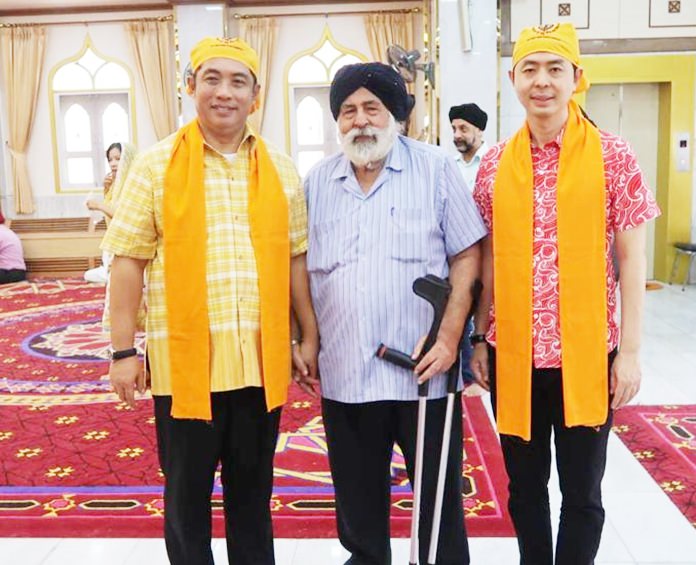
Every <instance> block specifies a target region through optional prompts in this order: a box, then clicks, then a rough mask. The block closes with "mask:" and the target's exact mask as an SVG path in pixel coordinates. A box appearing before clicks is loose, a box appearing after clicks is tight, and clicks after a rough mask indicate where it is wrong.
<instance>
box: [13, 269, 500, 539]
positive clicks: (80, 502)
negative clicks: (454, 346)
mask: <svg viewBox="0 0 696 565" xmlns="http://www.w3.org/2000/svg"><path fill="white" fill-rule="evenodd" d="M103 292H104V289H103V287H100V286H96V285H92V284H89V283H85V282H82V281H76V280H68V281H40V282H37V283H34V284H31V283H17V284H14V285H7V286H3V287H0V359H1V362H0V517H2V519H0V536H34V537H63V536H65V537H159V536H161V531H162V510H163V509H162V498H161V496H162V476H161V473H160V470H159V465H158V462H157V450H156V442H155V434H154V419H153V416H152V403H151V400H150V399H147V398H144V399H142V400H140V401H139V402H138V408H137V409H136V410H131V409H129V408H127V407H125V406H124V405H123V404H121V403H120V402H118V400H117V399H116V397H115V396H114V395H113V394H112V393H111V392H110V386H109V383H108V379H107V378H106V377H105V375H106V373H107V371H108V361H107V358H106V352H107V348H108V338H107V336H105V335H104V334H103V333H102V331H101V326H100V318H101V308H102V303H103ZM466 413H467V420H466V434H467V435H466V437H467V442H466V450H467V455H468V460H467V461H466V463H465V468H464V471H463V472H464V478H465V485H466V487H465V492H464V493H463V494H464V499H463V500H464V507H465V511H466V516H467V528H468V530H469V533H470V535H472V536H510V535H513V534H512V532H513V530H512V526H511V523H510V520H509V518H508V516H507V513H506V512H505V511H504V508H505V504H506V489H505V484H506V479H505V475H504V468H503V464H502V457H501V454H500V449H499V446H498V444H497V440H496V437H495V434H494V431H493V429H492V427H491V425H490V422H489V420H488V417H487V415H486V413H485V410H484V408H483V405H482V403H481V401H480V399H478V398H475V399H467V402H466ZM470 422H473V426H471V425H470ZM472 429H473V433H472ZM275 465H276V469H275V477H276V479H275V488H274V495H273V501H272V509H273V516H274V529H275V534H276V536H277V537H296V538H318V537H335V536H336V531H335V522H334V519H333V489H332V485H331V477H330V473H329V467H328V461H327V458H326V446H325V442H324V433H323V428H322V424H321V417H320V415H319V406H318V403H317V402H316V401H315V400H313V399H311V398H309V397H307V396H305V395H304V394H303V393H301V391H299V389H297V388H295V387H293V388H292V391H291V398H290V401H289V403H288V405H287V406H286V408H285V409H284V413H283V419H282V422H281V437H280V439H279V443H278V448H277V455H276V460H275ZM392 473H393V491H392V500H393V508H392V512H393V535H394V536H408V524H409V515H410V514H409V506H410V503H411V498H410V490H409V487H408V482H407V481H406V480H405V470H404V465H403V461H402V460H401V459H400V456H399V454H398V453H395V456H394V461H393V467H392ZM220 505H221V496H220V489H219V484H217V486H216V490H215V493H214V495H213V507H214V526H215V533H216V535H222V534H223V524H222V512H221V509H220Z"/></svg>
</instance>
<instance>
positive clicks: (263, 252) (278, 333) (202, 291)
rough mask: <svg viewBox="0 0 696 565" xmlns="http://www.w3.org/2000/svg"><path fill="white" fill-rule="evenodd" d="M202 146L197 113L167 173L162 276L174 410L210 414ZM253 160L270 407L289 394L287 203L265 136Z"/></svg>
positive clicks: (252, 219)
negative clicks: (265, 142) (264, 140)
mask: <svg viewBox="0 0 696 565" xmlns="http://www.w3.org/2000/svg"><path fill="white" fill-rule="evenodd" d="M204 151H205V150H204V139H203V135H202V133H201V131H200V128H199V126H198V122H197V121H196V120H194V121H192V122H190V123H188V124H187V125H186V126H184V127H183V128H181V129H180V130H179V132H178V133H177V136H176V139H175V141H174V147H173V149H172V154H171V158H170V161H169V165H168V167H167V171H166V173H165V180H164V197H163V198H164V204H163V209H164V219H163V222H164V283H165V293H166V302H167V326H168V330H169V362H170V370H171V381H172V416H173V417H174V418H187V419H200V420H211V419H212V414H211V407H210V324H209V320H208V287H207V280H206V277H207V268H206V263H207V226H206V206H205V188H204V187H205V183H204ZM250 166H251V170H250V172H249V224H250V230H251V240H252V244H253V246H254V255H255V258H256V268H257V272H258V278H259V294H260V299H261V313H260V319H261V362H262V366H261V375H262V379H263V385H264V389H265V394H266V405H267V407H268V410H272V409H273V408H276V407H278V406H280V405H282V404H283V403H284V402H285V400H286V398H287V386H288V382H289V379H288V375H289V370H290V346H289V344H290V292H289V288H290V241H289V227H288V225H289V220H288V202H287V198H286V197H285V193H284V192H283V186H282V183H281V182H280V178H279V177H278V173H277V171H276V169H275V166H274V165H273V162H272V161H271V158H270V156H269V154H268V150H267V149H266V146H265V144H264V143H263V141H262V140H261V138H260V137H256V145H255V148H254V149H253V151H252V154H251V165H250Z"/></svg>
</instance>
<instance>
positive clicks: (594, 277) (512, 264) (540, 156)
mask: <svg viewBox="0 0 696 565" xmlns="http://www.w3.org/2000/svg"><path fill="white" fill-rule="evenodd" d="M579 62H580V54H579V44H578V40H577V35H576V33H575V29H574V28H573V27H572V25H571V24H555V25H551V26H542V27H537V28H527V29H525V30H523V31H522V32H521V34H520V37H519V39H518V41H517V43H516V44H515V49H514V52H513V69H512V71H511V72H510V79H511V80H512V83H513V85H514V88H515V91H516V93H517V96H518V98H519V100H520V102H521V103H522V105H523V106H524V108H525V110H526V123H525V124H524V125H523V126H522V128H521V129H520V130H519V131H518V132H517V133H516V134H515V135H514V136H513V137H512V138H510V139H509V140H507V141H504V142H502V143H499V144H498V145H497V146H496V147H494V148H493V149H492V150H491V151H490V152H489V153H488V154H487V155H486V156H485V157H484V159H483V160H482V162H481V167H480V170H479V172H478V176H477V180H476V187H475V191H474V199H475V200H476V203H477V205H478V207H479V211H480V212H481V216H482V217H483V219H484V222H485V223H486V225H487V227H488V229H489V231H490V235H489V236H488V238H486V240H485V242H484V246H483V283H484V292H483V295H482V299H481V302H480V306H479V310H478V312H477V316H476V325H475V333H474V335H473V336H472V343H474V344H475V345H474V354H473V358H472V371H473V373H474V375H475V377H476V379H477V380H478V382H479V383H480V384H481V385H482V386H484V387H486V388H490V390H491V399H492V402H493V409H494V411H495V413H496V419H497V423H498V429H499V432H500V434H501V445H502V449H503V455H504V457H505V465H506V469H507V472H508V476H509V478H510V484H509V490H510V500H509V508H510V514H511V515H512V519H513V522H514V524H515V529H516V531H517V537H518V543H519V548H520V555H521V563H522V564H530V565H531V564H533V565H552V564H553V563H554V555H553V542H552V535H551V520H550V512H549V496H548V480H549V473H550V465H551V447H550V441H551V431H552V430H553V432H554V440H555V446H556V463H557V467H558V473H559V479H560V487H561V492H562V495H563V504H562V508H561V519H560V525H559V531H558V540H557V545H556V557H555V563H556V565H570V564H573V565H591V564H592V563H594V558H595V555H596V553H597V549H598V547H599V542H600V538H601V532H602V526H603V523H604V509H603V507H602V500H601V480H602V476H603V474H604V469H605V464H606V452H607V438H608V434H609V430H610V427H611V419H612V411H613V410H616V409H618V408H621V407H622V406H624V405H625V404H627V403H628V402H629V401H630V400H631V399H632V398H633V397H634V396H635V394H636V393H637V392H638V389H639V386H640V380H641V371H640V360H639V348H640V334H641V318H642V307H643V296H644V291H645V275H646V273H645V265H646V260H645V245H646V222H647V221H648V220H651V219H653V218H655V217H656V216H658V215H659V209H658V207H657V205H656V203H655V200H654V198H653V196H652V194H651V192H650V190H649V189H648V187H647V186H646V184H645V180H644V178H643V175H642V173H641V171H640V168H639V167H638V164H637V162H636V158H635V155H634V154H633V152H632V150H631V148H630V147H629V146H628V144H627V143H626V142H625V141H624V140H623V139H621V138H619V137H617V136H615V135H613V134H610V133H606V132H603V131H599V130H598V129H597V128H596V127H595V126H594V124H592V123H591V122H590V121H589V120H587V118H586V117H585V116H584V114H583V113H582V110H581V109H580V108H579V106H578V105H577V104H576V103H575V102H574V101H573V100H572V96H573V94H574V93H577V92H582V91H584V90H586V89H587V88H588V87H589V83H588V81H587V79H586V78H585V77H584V75H583V70H582V68H580V66H579ZM613 246H615V249H616V255H617V259H618V265H619V267H620V279H619V281H618V285H619V287H620V290H621V293H620V296H621V299H620V305H619V304H617V295H616V291H617V283H616V281H615V278H614V267H613V265H612V253H611V250H612V247H613ZM619 306H620V308H619ZM619 310H620V312H621V316H620V319H621V321H620V328H619V322H618V316H617V314H618V311H619Z"/></svg>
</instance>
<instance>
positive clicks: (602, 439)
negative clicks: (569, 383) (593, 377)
mask: <svg viewBox="0 0 696 565" xmlns="http://www.w3.org/2000/svg"><path fill="white" fill-rule="evenodd" d="M613 358H614V354H611V355H610V356H609V367H611V363H612V361H613ZM558 396H559V397H560V398H562V392H561V391H559V392H558ZM612 416H613V414H612V412H611V410H610V411H609V418H608V419H607V421H606V422H605V423H604V424H603V425H602V426H598V427H596V428H591V427H586V426H581V427H574V428H566V427H565V426H563V425H562V422H559V424H558V425H556V426H555V427H554V435H555V440H556V465H557V467H558V477H559V482H560V487H561V493H562V495H563V503H562V505H561V519H560V524H559V528H558V539H557V542H556V565H592V564H593V563H594V558H595V556H596V555H597V551H598V550H599V543H600V540H601V538H602V528H603V527H604V508H603V506H602V478H603V477H604V469H605V468H606V462H607V442H608V440H609V431H610V430H611V422H612Z"/></svg>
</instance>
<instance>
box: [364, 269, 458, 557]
mask: <svg viewBox="0 0 696 565" xmlns="http://www.w3.org/2000/svg"><path fill="white" fill-rule="evenodd" d="M451 290H452V287H451V286H450V284H449V283H448V282H447V281H445V280H443V279H441V278H439V277H436V276H434V275H426V276H425V277H421V278H418V279H416V280H415V281H414V283H413V292H414V293H416V294H417V295H418V296H420V297H421V298H424V299H425V300H427V301H428V302H429V303H430V304H431V305H432V307H433V310H434V316H433V323H432V325H431V326H430V331H429V332H428V336H427V337H426V339H425V343H424V344H423V348H422V350H421V353H420V355H419V356H418V359H416V360H414V359H411V357H410V356H409V355H408V354H406V353H403V352H401V351H398V350H396V349H392V348H390V347H387V346H385V345H384V344H380V345H379V347H378V349H377V357H380V358H381V359H384V360H385V361H389V362H391V363H394V364H396V365H398V366H400V367H403V368H405V369H410V370H411V371H413V369H414V368H415V367H416V365H417V364H418V362H419V361H420V360H421V359H422V358H423V356H424V355H425V354H426V353H427V352H428V350H429V349H430V348H431V347H432V346H433V344H434V343H435V341H436V339H437V333H438V331H439V330H440V324H441V323H442V317H443V316H444V314H445V307H446V306H447V299H448V298H449V294H450V292H451ZM455 387H456V383H455ZM427 401H428V381H426V382H424V383H422V384H419V385H418V423H417V432H416V468H415V472H414V475H415V476H414V482H413V507H412V509H411V552H410V560H409V563H410V564H411V565H416V564H417V563H418V529H419V525H420V506H421V491H422V483H423V452H424V448H425V416H426V408H427ZM448 443H449V442H448ZM440 506H442V504H440Z"/></svg>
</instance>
